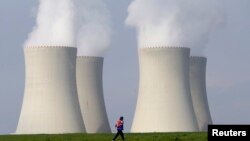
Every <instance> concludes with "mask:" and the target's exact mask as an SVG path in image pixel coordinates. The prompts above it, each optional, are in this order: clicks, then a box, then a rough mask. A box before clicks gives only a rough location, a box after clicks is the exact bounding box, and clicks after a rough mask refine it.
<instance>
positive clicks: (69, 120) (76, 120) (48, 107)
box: [16, 46, 85, 134]
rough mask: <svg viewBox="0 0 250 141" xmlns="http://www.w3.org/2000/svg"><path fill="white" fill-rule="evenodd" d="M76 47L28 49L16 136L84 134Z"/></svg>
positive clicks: (26, 51)
mask: <svg viewBox="0 0 250 141" xmlns="http://www.w3.org/2000/svg"><path fill="white" fill-rule="evenodd" d="M76 53H77V49H76V48H73V47H59V46H54V47H51V46H46V47H26V48H24V56H25V71H26V73H25V92H24V97H23V104H22V109H21V114H20V118H19V122H18V126H17V129H16V134H61V133H82V132H85V127H84V123H83V120H82V116H81V111H80V106H79V101H78V96H77V88H76Z"/></svg>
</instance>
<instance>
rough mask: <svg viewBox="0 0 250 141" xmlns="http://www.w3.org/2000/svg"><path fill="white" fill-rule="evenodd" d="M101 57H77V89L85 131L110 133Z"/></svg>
mask: <svg viewBox="0 0 250 141" xmlns="http://www.w3.org/2000/svg"><path fill="white" fill-rule="evenodd" d="M102 70H103V58H102V57H89V56H78V57H77V89H78V96H79V101H80V107H81V113H82V117H83V120H84V123H85V127H86V131H87V133H110V132H111V129H110V126H109V122H108V117H107V113H106V108H105V102H104V96H103V83H102V82H103V81H102Z"/></svg>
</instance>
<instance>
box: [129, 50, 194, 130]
mask: <svg viewBox="0 0 250 141" xmlns="http://www.w3.org/2000/svg"><path fill="white" fill-rule="evenodd" d="M189 54H190V49H189V48H179V47H178V48H176V47H165V48H164V47H163V48H141V49H139V64H140V79H139V95H138V99H137V105H136V110H135V115H134V120H133V123H132V128H131V132H190V131H191V132H192V131H198V125H197V121H196V117H195V114H194V109H193V105H192V99H191V94H190V88H189Z"/></svg>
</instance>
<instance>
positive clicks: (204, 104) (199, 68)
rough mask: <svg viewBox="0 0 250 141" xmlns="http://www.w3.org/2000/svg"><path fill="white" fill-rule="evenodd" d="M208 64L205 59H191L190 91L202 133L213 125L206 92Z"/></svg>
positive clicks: (194, 57)
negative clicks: (209, 125) (208, 126)
mask: <svg viewBox="0 0 250 141" xmlns="http://www.w3.org/2000/svg"><path fill="white" fill-rule="evenodd" d="M206 63H207V58H205V57H197V56H191V57H190V66H189V67H190V70H189V71H190V72H189V77H190V90H191V96H192V101H193V107H194V111H195V115H196V118H197V122H198V126H199V130H200V131H207V125H208V124H212V118H211V115H210V111H209V105H208V100H207V92H206Z"/></svg>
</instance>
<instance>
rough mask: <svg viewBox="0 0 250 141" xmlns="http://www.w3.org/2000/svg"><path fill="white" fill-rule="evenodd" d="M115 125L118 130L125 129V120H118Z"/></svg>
mask: <svg viewBox="0 0 250 141" xmlns="http://www.w3.org/2000/svg"><path fill="white" fill-rule="evenodd" d="M115 127H116V128H117V130H123V121H122V120H117V121H116V124H115Z"/></svg>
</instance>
